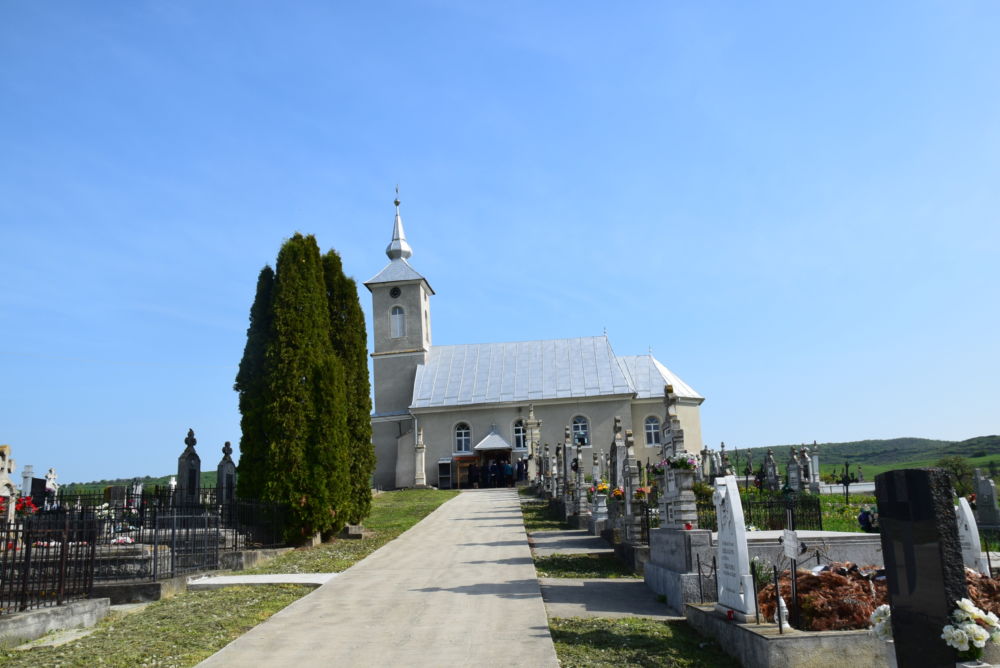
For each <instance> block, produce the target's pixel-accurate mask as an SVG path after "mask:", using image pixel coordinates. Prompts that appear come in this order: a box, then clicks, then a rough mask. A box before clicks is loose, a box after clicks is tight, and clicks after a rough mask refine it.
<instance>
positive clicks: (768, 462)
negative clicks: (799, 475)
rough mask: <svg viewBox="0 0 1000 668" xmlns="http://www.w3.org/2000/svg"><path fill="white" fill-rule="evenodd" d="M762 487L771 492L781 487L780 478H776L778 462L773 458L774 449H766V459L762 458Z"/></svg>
mask: <svg viewBox="0 0 1000 668" xmlns="http://www.w3.org/2000/svg"><path fill="white" fill-rule="evenodd" d="M764 488H765V489H768V490H770V491H772V492H774V491H777V490H779V489H781V479H780V478H778V462H776V461H775V460H774V450H772V449H771V448H768V449H767V459H765V460H764Z"/></svg>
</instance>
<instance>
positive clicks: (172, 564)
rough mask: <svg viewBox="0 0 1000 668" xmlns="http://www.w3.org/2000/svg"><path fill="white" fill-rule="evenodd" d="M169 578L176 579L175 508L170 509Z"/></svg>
mask: <svg viewBox="0 0 1000 668" xmlns="http://www.w3.org/2000/svg"><path fill="white" fill-rule="evenodd" d="M170 577H172V578H173V577H177V508H176V507H171V508H170Z"/></svg>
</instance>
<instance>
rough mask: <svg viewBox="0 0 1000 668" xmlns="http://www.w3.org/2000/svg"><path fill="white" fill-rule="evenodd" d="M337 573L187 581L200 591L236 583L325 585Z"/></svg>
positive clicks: (210, 576)
mask: <svg viewBox="0 0 1000 668" xmlns="http://www.w3.org/2000/svg"><path fill="white" fill-rule="evenodd" d="M335 577H337V573H275V574H271V575H205V576H202V577H197V578H190V579H189V580H188V583H187V588H188V591H198V590H199V589H222V588H223V587H232V586H234V585H269V584H300V585H315V586H317V587H318V586H319V585H324V584H326V583H327V582H329V581H330V580H332V579H333V578H335Z"/></svg>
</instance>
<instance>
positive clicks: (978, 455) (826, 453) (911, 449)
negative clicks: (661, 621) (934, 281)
mask: <svg viewBox="0 0 1000 668" xmlns="http://www.w3.org/2000/svg"><path fill="white" fill-rule="evenodd" d="M802 445H803V444H801V443H798V444H795V445H771V446H760V447H754V448H749V451H750V452H751V453H752V455H753V464H754V468H755V469H756V468H758V467H759V466H760V464H761V462H763V461H764V457H766V456H767V450H768V448H771V449H773V450H774V458H775V460H777V462H778V466H779V468H780V470H782V471H784V469H785V464H786V462H787V461H788V450H789V448H792V447H794V448H801V447H802ZM808 446H809V447H810V448H812V447H813V446H812V443H809V444H808ZM729 452H730V456H731V457H732V461H733V464H734V466H735V465H736V457H735V454H734V451H732V450H730V451H729ZM738 452H739V471H738V472H739V473H740V474H742V473H743V466H744V465H745V462H746V453H747V449H746V448H742V449H740V450H738ZM819 453H820V469H822V472H823V473H826V472H828V471H831V470H834V469H836V470H837V471H838V472H839V471H842V470H843V468H844V462H847V463H848V465H849V466H850V469H851V471H856V470H857V467H858V465H861V466H862V467H863V469H864V472H865V479H866V480H872V479H873V478H874V477H875V475H876V474H878V473H881V472H883V471H887V470H889V469H894V468H902V467H914V468H918V467H924V466H931V465H932V464H933V463H934V462H936V461H937V460H939V459H941V458H942V457H945V456H947V455H961V456H963V457H968V458H969V459H970V463H971V464H972V465H973V466H979V467H983V468H985V467H986V466H988V465H989V462H990V461H996V462H997V463H998V464H1000V436H996V435H994V436H976V437H975V438H970V439H966V440H964V441H935V440H932V439H929V438H890V439H884V440H868V441H851V442H848V443H820V444H819ZM215 478H216V473H215V471H203V472H202V474H201V486H202V487H203V488H206V487H209V488H211V487H215ZM135 479H136V478H117V479H114V480H95V481H92V482H86V483H70V484H69V485H64V486H63V492H64V493H66V494H82V493H86V492H101V491H103V490H104V488H105V487H108V486H111V485H131V484H132V481H133V480H135ZM138 480H139V481H141V482H142V484H143V485H144V486H145V487H146V488H147V489H148V488H149V487H152V486H154V485H167V484H168V483H169V482H170V476H169V475H165V476H159V477H155V478H154V477H151V476H144V477H140V478H138Z"/></svg>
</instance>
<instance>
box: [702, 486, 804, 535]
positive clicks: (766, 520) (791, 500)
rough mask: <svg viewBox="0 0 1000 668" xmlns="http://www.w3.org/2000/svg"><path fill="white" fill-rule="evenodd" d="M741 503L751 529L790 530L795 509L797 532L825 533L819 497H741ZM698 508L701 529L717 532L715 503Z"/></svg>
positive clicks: (744, 516)
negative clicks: (791, 517) (788, 520)
mask: <svg viewBox="0 0 1000 668" xmlns="http://www.w3.org/2000/svg"><path fill="white" fill-rule="evenodd" d="M740 500H741V504H742V506H743V519H744V521H745V522H746V524H747V525H748V526H750V525H753V526H755V527H756V528H758V529H760V530H762V531H763V530H768V529H785V528H788V527H787V511H788V510H789V509H791V511H792V512H793V513H794V517H795V528H796V529H812V530H816V531H822V530H823V512H822V510H821V508H820V503H819V496H817V495H814V494H801V495H792V496H788V497H787V498H780V499H767V500H764V501H758V500H755V499H748V498H746V497H741V499H740ZM696 508H697V512H698V527H699V528H701V529H711V530H712V531H716V530H717V528H718V524H717V521H716V517H715V506H714V505H713V504H712V503H705V502H699V503H698V504H697V506H696Z"/></svg>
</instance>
